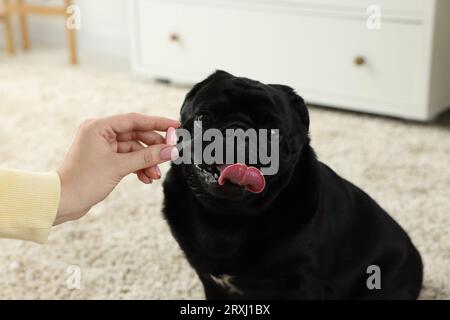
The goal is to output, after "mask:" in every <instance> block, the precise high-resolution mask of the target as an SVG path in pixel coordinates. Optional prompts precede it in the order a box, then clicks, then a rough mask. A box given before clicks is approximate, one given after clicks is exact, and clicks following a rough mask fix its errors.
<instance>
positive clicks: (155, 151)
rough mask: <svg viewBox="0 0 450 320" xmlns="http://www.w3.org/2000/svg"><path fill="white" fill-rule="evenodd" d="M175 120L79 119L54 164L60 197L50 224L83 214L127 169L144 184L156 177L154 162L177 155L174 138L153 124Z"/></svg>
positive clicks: (140, 117) (162, 126)
mask: <svg viewBox="0 0 450 320" xmlns="http://www.w3.org/2000/svg"><path fill="white" fill-rule="evenodd" d="M179 126H180V123H179V122H178V121H176V120H170V119H166V118H159V117H151V116H145V115H140V114H134V113H133V114H127V115H117V116H112V117H108V118H103V119H94V120H87V121H85V122H83V124H81V126H80V128H79V130H78V132H77V134H76V136H75V140H74V142H73V144H72V146H71V148H70V150H69V152H68V153H67V155H66V158H65V160H64V161H63V163H62V165H61V167H60V168H59V169H58V174H59V176H60V179H61V198H60V205H59V209H58V213H57V215H56V219H55V222H54V225H57V224H61V223H63V222H66V221H69V220H76V219H79V218H81V217H82V216H84V215H85V214H86V213H87V212H88V211H89V210H90V208H91V207H92V206H94V205H95V204H97V203H99V202H100V201H102V200H104V199H105V198H106V197H107V196H108V195H109V194H110V193H111V191H112V190H113V189H114V188H115V187H116V186H117V184H118V183H119V182H120V181H121V180H122V179H123V178H124V177H125V176H127V175H128V174H130V173H133V172H134V173H136V174H137V175H138V178H139V180H141V181H142V182H143V183H147V184H148V183H151V182H152V181H153V180H154V179H159V178H160V177H161V172H160V170H159V168H158V166H157V165H158V164H160V163H163V162H165V161H169V160H175V159H176V158H177V157H178V151H177V149H176V148H175V147H174V145H175V144H176V141H167V142H166V141H165V139H164V137H162V136H161V135H160V134H159V133H157V132H155V130H156V131H167V130H168V129H169V128H170V127H173V128H178V127H179ZM169 140H170V139H169ZM142 143H144V144H145V145H146V146H144V145H143V144H142ZM168 143H170V144H168Z"/></svg>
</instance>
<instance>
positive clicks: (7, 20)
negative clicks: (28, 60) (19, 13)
mask: <svg viewBox="0 0 450 320" xmlns="http://www.w3.org/2000/svg"><path fill="white" fill-rule="evenodd" d="M3 6H4V8H5V16H4V32H5V50H6V52H7V53H8V54H11V55H13V54H14V53H15V52H16V48H15V45H14V35H13V29H12V24H11V14H10V11H9V6H10V2H9V0H3Z"/></svg>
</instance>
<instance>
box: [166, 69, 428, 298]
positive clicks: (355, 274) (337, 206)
mask: <svg viewBox="0 0 450 320" xmlns="http://www.w3.org/2000/svg"><path fill="white" fill-rule="evenodd" d="M200 118H201V119H202V121H203V126H204V127H205V129H206V128H218V129H220V130H224V129H226V128H243V129H246V128H255V129H259V128H279V129H280V133H279V137H280V140H279V154H280V160H279V161H280V162H279V171H278V173H277V174H275V175H272V176H266V177H264V183H265V186H263V188H264V190H263V191H262V192H259V193H257V192H256V193H255V192H252V190H251V189H250V188H248V186H247V187H246V185H245V184H234V183H233V182H236V181H234V180H233V179H228V181H225V183H224V182H223V181H222V183H221V184H223V185H221V184H219V183H218V180H217V179H213V181H211V179H205V178H206V176H211V174H213V176H214V177H215V178H217V176H218V175H219V174H220V175H223V172H221V171H220V170H219V168H220V164H213V165H209V166H208V165H203V166H199V165H194V164H181V165H172V167H171V169H170V171H169V173H168V175H167V177H166V180H165V181H164V194H165V201H164V215H165V217H166V219H167V221H168V223H169V225H170V228H171V231H172V233H173V235H174V237H175V238H176V240H177V241H178V243H179V245H180V247H181V248H182V250H183V251H184V253H185V254H186V257H187V259H188V260H189V263H190V264H191V265H192V267H193V268H194V269H195V271H196V272H197V274H198V276H199V277H200V279H201V281H202V283H203V286H204V289H205V295H206V298H207V299H416V298H417V297H418V295H419V292H420V289H421V283H422V262H421V257H420V255H419V253H418V251H417V250H416V248H415V247H414V245H413V244H412V242H411V240H410V238H409V237H408V235H407V234H406V233H405V231H404V230H403V229H402V228H401V227H400V226H399V225H398V224H397V223H396V222H395V221H394V220H393V219H392V218H391V217H390V216H389V215H388V214H387V213H386V212H385V211H384V210H383V209H382V208H381V207H380V206H379V205H378V204H377V203H376V202H375V201H374V200H373V199H371V198H370V197H369V196H368V195H367V194H366V193H365V192H364V191H362V190H361V189H359V188H358V187H356V186H355V185H353V184H352V183H350V182H348V181H346V180H345V179H343V178H341V177H340V176H338V175H337V174H336V173H335V172H334V171H333V170H332V169H330V168H329V167H327V166H326V165H325V164H323V163H321V162H319V161H318V160H317V158H316V156H315V154H314V151H313V149H312V148H311V146H310V139H309V137H308V129H309V115H308V110H307V108H306V105H305V103H304V101H303V99H302V98H301V97H300V96H298V95H297V94H296V93H295V92H294V91H293V90H292V89H291V88H289V87H287V86H283V85H264V84H262V83H260V82H257V81H253V80H250V79H246V78H238V77H234V76H233V75H231V74H229V73H226V72H223V71H217V72H216V73H214V74H213V75H211V76H210V77H208V78H207V79H206V80H204V81H203V82H201V83H199V84H197V85H196V86H195V87H194V88H193V89H192V90H191V91H190V92H189V93H188V95H187V97H186V100H185V102H184V104H183V107H182V109H181V123H182V127H183V128H185V129H188V130H190V131H192V130H193V121H194V120H195V119H200ZM254 167H256V168H258V164H256V165H255V166H254ZM222 180H223V179H222ZM257 187H258V188H259V187H261V185H258V186H257ZM377 279H378V280H377ZM377 281H378V284H377Z"/></svg>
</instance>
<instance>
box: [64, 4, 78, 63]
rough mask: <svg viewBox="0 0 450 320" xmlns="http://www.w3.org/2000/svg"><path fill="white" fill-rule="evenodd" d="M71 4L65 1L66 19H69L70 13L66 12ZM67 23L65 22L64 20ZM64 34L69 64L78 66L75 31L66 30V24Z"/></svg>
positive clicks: (71, 29)
mask: <svg viewBox="0 0 450 320" xmlns="http://www.w3.org/2000/svg"><path fill="white" fill-rule="evenodd" d="M72 4H73V1H72V0H65V8H66V10H65V11H66V19H68V18H69V16H70V13H69V12H67V11H68V10H67V9H68V7H69V6H71V5H72ZM66 21H67V20H66ZM66 30H67V31H66V32H67V42H68V45H69V56H70V63H71V64H73V65H75V64H78V52H77V38H76V33H75V29H73V28H68V26H67V23H66Z"/></svg>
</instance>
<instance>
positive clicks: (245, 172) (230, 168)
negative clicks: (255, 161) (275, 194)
mask: <svg viewBox="0 0 450 320" xmlns="http://www.w3.org/2000/svg"><path fill="white" fill-rule="evenodd" d="M219 170H220V177H219V181H218V182H219V185H221V186H223V185H224V184H225V181H226V180H228V181H230V182H232V183H234V184H237V185H240V186H244V187H246V188H247V190H248V191H250V192H252V193H261V192H262V191H263V190H264V187H265V186H266V179H264V175H263V174H262V172H261V171H260V170H258V169H257V168H255V167H247V166H246V165H245V164H243V163H235V164H231V165H229V164H225V165H222V166H219Z"/></svg>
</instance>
